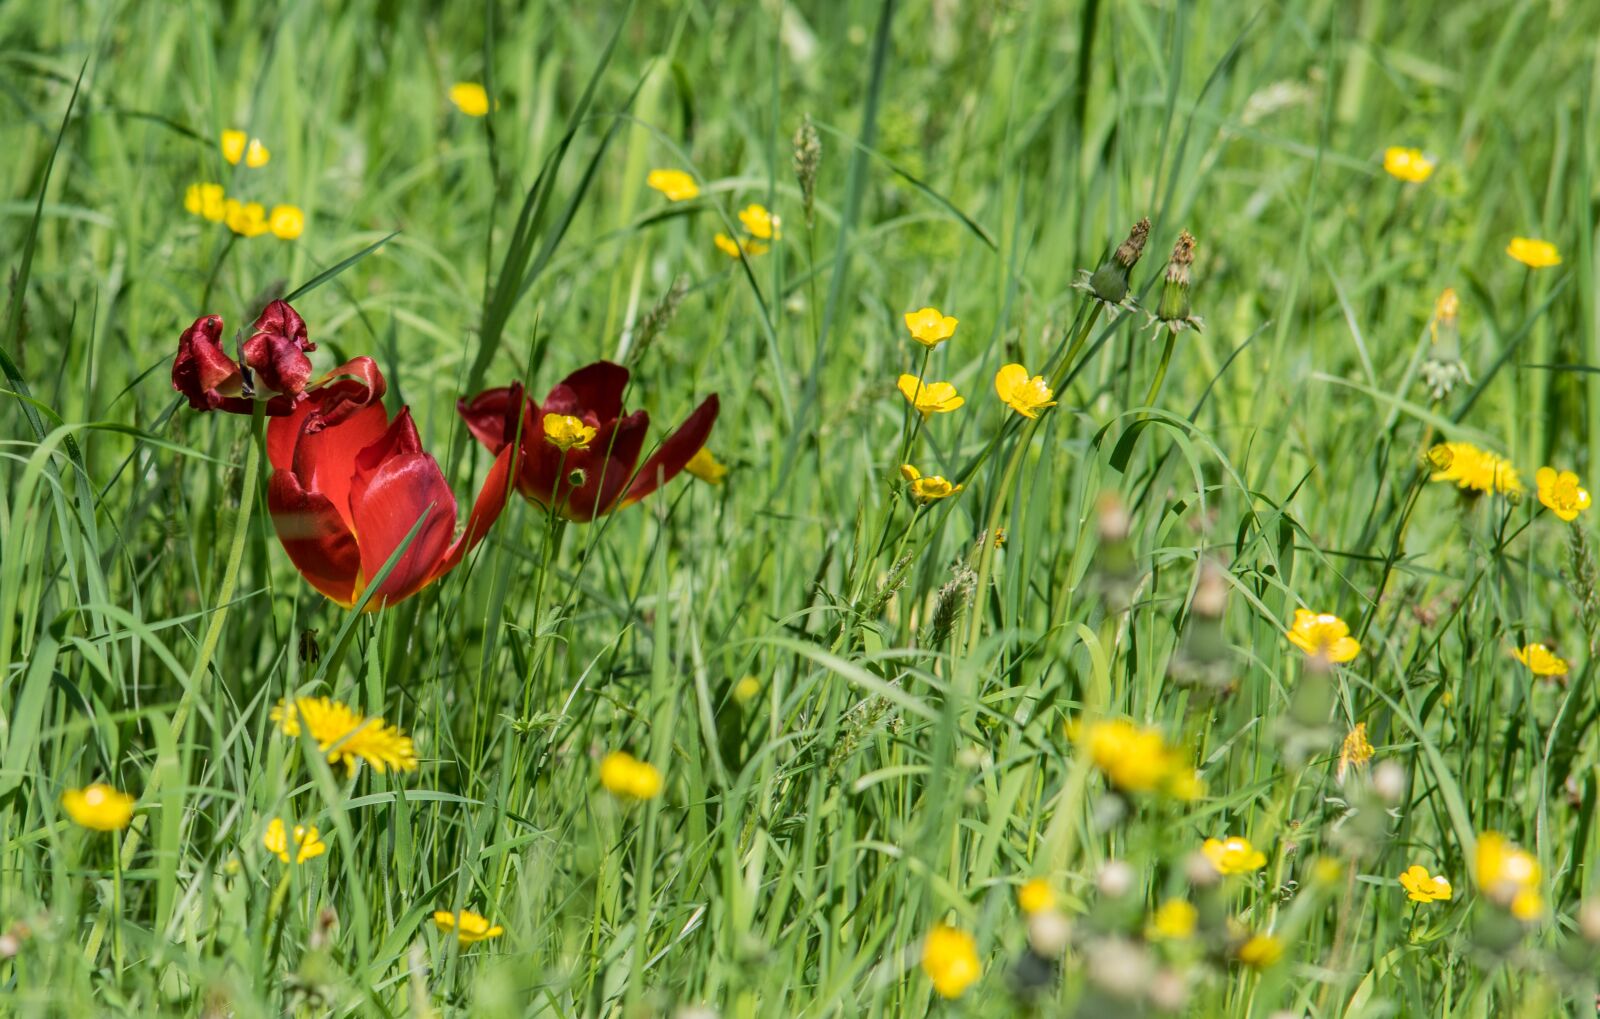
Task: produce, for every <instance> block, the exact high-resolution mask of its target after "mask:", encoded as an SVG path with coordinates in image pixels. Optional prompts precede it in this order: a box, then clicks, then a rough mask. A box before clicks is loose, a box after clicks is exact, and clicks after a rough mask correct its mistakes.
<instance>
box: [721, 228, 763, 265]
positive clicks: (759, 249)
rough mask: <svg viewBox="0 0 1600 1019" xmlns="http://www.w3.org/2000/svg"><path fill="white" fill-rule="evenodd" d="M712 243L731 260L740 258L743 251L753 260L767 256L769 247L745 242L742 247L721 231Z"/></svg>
mask: <svg viewBox="0 0 1600 1019" xmlns="http://www.w3.org/2000/svg"><path fill="white" fill-rule="evenodd" d="M711 241H712V243H714V244H715V245H716V246H717V250H718V251H720V252H722V253H723V254H724V255H727V256H728V257H729V258H738V257H739V253H740V252H741V251H742V252H743V253H744V254H745V255H747V256H749V257H751V258H754V257H755V256H757V255H765V254H766V253H767V251H768V248H767V245H765V244H762V243H761V242H760V241H745V242H744V244H742V245H741V244H740V243H739V242H738V241H736V240H734V239H733V238H732V237H729V236H728V235H727V234H725V233H722V232H721V231H720V230H719V231H718V232H717V235H716V236H715V237H713V238H711Z"/></svg>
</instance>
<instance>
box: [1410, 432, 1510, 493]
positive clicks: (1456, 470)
mask: <svg viewBox="0 0 1600 1019" xmlns="http://www.w3.org/2000/svg"><path fill="white" fill-rule="evenodd" d="M1428 463H1429V464H1430V465H1431V466H1432V467H1433V469H1434V470H1433V473H1432V474H1431V475H1429V476H1428V480H1429V481H1454V482H1455V483H1456V486H1457V487H1458V488H1464V489H1469V490H1471V491H1474V492H1483V493H1484V494H1486V495H1494V494H1497V493H1498V494H1501V495H1505V496H1509V497H1511V498H1512V499H1516V498H1517V497H1520V496H1521V495H1522V492H1523V488H1522V477H1521V476H1520V475H1519V474H1517V469H1516V468H1515V467H1513V466H1511V462H1510V461H1509V460H1507V459H1506V458H1505V457H1503V456H1500V455H1499V454H1498V453H1490V452H1488V451H1487V450H1482V449H1479V448H1478V447H1477V446H1474V445H1473V444H1472V443H1470V442H1444V443H1440V444H1439V445H1437V446H1434V447H1433V448H1432V449H1430V450H1428Z"/></svg>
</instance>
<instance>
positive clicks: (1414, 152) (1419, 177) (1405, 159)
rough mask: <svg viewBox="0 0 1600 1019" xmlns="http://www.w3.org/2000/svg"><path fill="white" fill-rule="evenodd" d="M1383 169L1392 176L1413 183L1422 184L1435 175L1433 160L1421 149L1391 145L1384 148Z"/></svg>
mask: <svg viewBox="0 0 1600 1019" xmlns="http://www.w3.org/2000/svg"><path fill="white" fill-rule="evenodd" d="M1383 169H1384V172H1385V173H1387V174H1388V175H1389V176H1391V177H1395V178H1398V179H1399V180H1403V181H1406V182H1407V183H1411V184H1421V183H1422V182H1423V181H1425V180H1427V179H1428V178H1429V177H1432V176H1433V160H1431V159H1429V158H1428V157H1427V156H1425V155H1423V154H1422V150H1421V149H1407V148H1401V147H1400V146H1398V145H1396V146H1391V147H1390V148H1387V149H1384V150H1383Z"/></svg>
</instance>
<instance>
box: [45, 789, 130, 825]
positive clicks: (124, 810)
mask: <svg viewBox="0 0 1600 1019" xmlns="http://www.w3.org/2000/svg"><path fill="white" fill-rule="evenodd" d="M133 804H134V798H133V797H132V796H129V795H128V794H127V793H125V792H119V791H118V790H116V789H113V788H112V787H111V786H108V785H106V784H105V783H103V782H96V783H94V784H93V785H88V786H84V787H83V788H82V789H68V790H67V791H66V792H64V793H62V794H61V809H63V810H65V811H66V812H67V816H68V817H70V818H72V821H73V823H74V824H77V825H81V826H82V827H84V828H92V829H93V830H95V831H121V830H122V829H123V828H126V827H127V826H128V822H130V821H132V820H133Z"/></svg>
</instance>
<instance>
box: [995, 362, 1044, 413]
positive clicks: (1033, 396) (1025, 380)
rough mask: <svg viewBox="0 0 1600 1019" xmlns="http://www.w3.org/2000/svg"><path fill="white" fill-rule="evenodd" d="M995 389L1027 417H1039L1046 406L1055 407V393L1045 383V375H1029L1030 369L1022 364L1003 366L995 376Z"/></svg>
mask: <svg viewBox="0 0 1600 1019" xmlns="http://www.w3.org/2000/svg"><path fill="white" fill-rule="evenodd" d="M994 391H995V393H996V394H998V395H999V397H1000V399H1001V400H1002V401H1004V402H1005V404H1006V405H1007V406H1009V407H1010V408H1011V409H1012V410H1014V411H1016V412H1017V413H1018V414H1021V415H1022V416H1023V417H1025V418H1037V417H1038V416H1039V412H1040V411H1041V410H1044V409H1045V408H1046V407H1054V406H1055V405H1056V401H1054V400H1052V399H1051V397H1052V396H1054V395H1055V393H1053V392H1052V391H1051V389H1050V387H1049V386H1047V385H1045V382H1044V376H1043V375H1035V376H1033V377H1032V378H1029V377H1028V369H1026V368H1024V367H1023V366H1022V365H1020V364H1008V365H1005V366H1003V367H1002V368H1001V369H1000V370H999V371H998V372H996V373H995V376H994Z"/></svg>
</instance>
